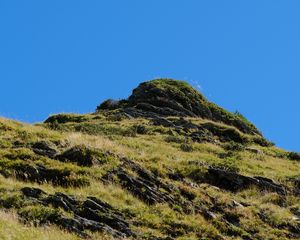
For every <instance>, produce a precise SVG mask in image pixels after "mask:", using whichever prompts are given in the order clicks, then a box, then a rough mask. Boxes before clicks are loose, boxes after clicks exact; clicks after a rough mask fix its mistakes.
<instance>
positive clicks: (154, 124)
mask: <svg viewBox="0 0 300 240" xmlns="http://www.w3.org/2000/svg"><path fill="white" fill-rule="evenodd" d="M0 132H1V135H0V174H1V175H0V179H1V195H0V207H1V212H0V213H1V214H0V226H3V227H0V238H3V239H20V236H22V238H23V239H45V237H46V238H47V236H49V237H48V238H47V239H149V240H167V239H168V240H172V239H178V240H183V239H189V240H193V239H217V240H218V239H220V240H223V239H245V240H249V239H253V240H254V239H261V240H264V239H299V238H300V171H299V167H300V155H299V154H298V153H295V152H287V151H284V150H282V149H279V148H277V147H276V146H274V144H273V143H271V142H269V141H268V140H267V139H265V138H264V136H263V135H262V133H261V132H260V131H259V130H258V129H257V128H256V127H255V126H254V125H253V124H252V123H250V122H249V121H248V120H247V119H246V118H245V117H243V116H242V115H241V114H238V113H230V112H228V111H226V110H224V109H223V108H221V107H219V106H217V105H215V104H214V103H211V102H209V101H208V100H207V99H206V98H205V97H204V96H203V95H202V94H201V93H199V92H198V91H197V90H195V89H193V88H192V87H191V86H190V85H188V84H187V83H185V82H183V81H175V80H172V79H157V80H153V81H149V82H144V83H141V84H140V85H139V86H138V87H137V88H136V89H134V90H133V92H132V95H131V96H129V97H128V99H125V100H112V99H109V100H106V101H104V102H103V103H101V104H100V105H99V106H98V107H97V109H96V112H95V113H91V114H57V115H53V116H50V117H49V118H48V119H47V120H45V122H44V123H40V124H36V125H28V124H23V123H19V122H16V121H12V120H8V119H4V118H2V119H0ZM45 226H47V228H44V227H45ZM12 229H13V231H12Z"/></svg>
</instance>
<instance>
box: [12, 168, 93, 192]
mask: <svg viewBox="0 0 300 240" xmlns="http://www.w3.org/2000/svg"><path fill="white" fill-rule="evenodd" d="M13 170H14V175H15V176H16V177H17V178H18V179H20V180H23V181H32V182H37V183H45V182H51V183H52V184H54V185H60V186H73V187H79V186H86V185H88V184H89V183H88V182H87V181H86V180H85V179H81V178H78V179H76V178H74V173H72V172H71V170H67V169H55V168H48V167H45V166H43V165H41V164H39V165H30V164H27V163H22V164H19V165H17V166H15V167H14V169H13ZM71 175H72V177H70V176H71Z"/></svg>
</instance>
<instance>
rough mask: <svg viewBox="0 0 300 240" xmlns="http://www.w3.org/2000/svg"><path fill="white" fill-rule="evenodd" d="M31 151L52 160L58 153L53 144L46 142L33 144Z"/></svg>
mask: <svg viewBox="0 0 300 240" xmlns="http://www.w3.org/2000/svg"><path fill="white" fill-rule="evenodd" d="M32 150H33V151H34V152H35V153H36V154H39V155H42V156H47V157H49V158H53V157H54V156H55V155H56V154H58V151H57V149H56V147H55V145H54V144H53V143H50V142H46V141H39V142H35V143H34V144H33V145H32Z"/></svg>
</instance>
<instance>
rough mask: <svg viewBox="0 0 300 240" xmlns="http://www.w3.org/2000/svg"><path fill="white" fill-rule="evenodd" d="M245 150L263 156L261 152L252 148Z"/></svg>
mask: <svg viewBox="0 0 300 240" xmlns="http://www.w3.org/2000/svg"><path fill="white" fill-rule="evenodd" d="M245 150H247V151H249V152H252V153H254V154H257V155H264V153H263V151H262V150H260V149H257V148H254V147H246V148H245Z"/></svg>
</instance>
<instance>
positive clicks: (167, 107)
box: [97, 79, 261, 135]
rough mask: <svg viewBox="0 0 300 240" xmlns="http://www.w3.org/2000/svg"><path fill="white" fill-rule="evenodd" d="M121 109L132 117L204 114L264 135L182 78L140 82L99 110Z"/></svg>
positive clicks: (98, 109) (240, 128)
mask: <svg viewBox="0 0 300 240" xmlns="http://www.w3.org/2000/svg"><path fill="white" fill-rule="evenodd" d="M118 108H120V109H124V110H125V112H126V113H127V114H129V115H131V116H133V117H137V116H140V117H141V116H142V117H145V116H147V115H148V116H151V113H154V114H157V115H160V116H179V117H201V118H204V119H209V120H213V121H218V122H222V123H225V124H228V125H231V126H234V127H236V128H238V129H239V130H240V131H242V132H244V133H247V134H258V135H261V133H260V132H259V131H258V130H257V129H256V128H255V126H254V125H253V124H251V123H250V122H248V121H247V120H246V119H244V118H243V117H242V116H241V115H239V114H233V113H230V112H228V111H226V110H224V109H222V108H220V107H218V106H217V105H215V104H213V103H211V102H209V101H208V100H207V99H206V98H205V97H204V96H203V95H202V94H200V93H199V92H198V91H196V90H195V89H194V88H192V87H191V86H190V85H188V84H187V83H186V82H183V81H177V80H172V79H157V80H153V81H149V82H144V83H141V84H140V85H139V86H138V87H137V88H136V89H134V90H133V92H132V95H131V96H130V97H129V98H128V99H127V100H122V101H119V102H117V101H113V100H107V101H105V102H104V103H102V104H101V105H100V106H99V107H98V108H97V111H101V110H104V109H109V110H111V109H118ZM145 112H146V114H145Z"/></svg>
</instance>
